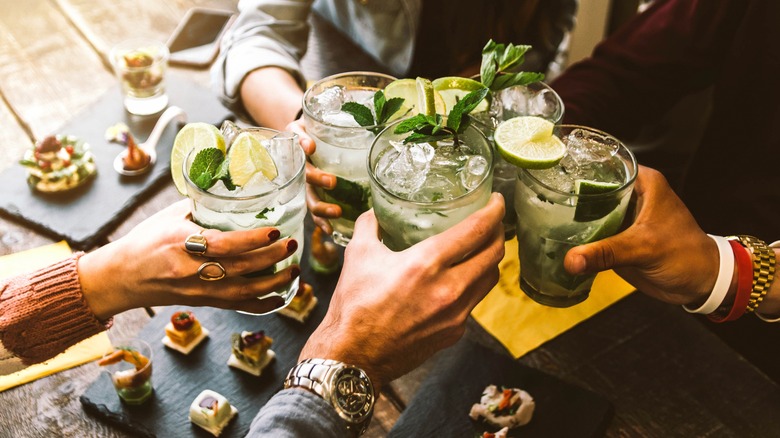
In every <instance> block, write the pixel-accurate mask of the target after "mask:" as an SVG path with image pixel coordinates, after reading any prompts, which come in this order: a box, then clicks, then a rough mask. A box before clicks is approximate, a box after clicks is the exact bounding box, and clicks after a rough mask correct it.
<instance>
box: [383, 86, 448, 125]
mask: <svg viewBox="0 0 780 438" xmlns="http://www.w3.org/2000/svg"><path fill="white" fill-rule="evenodd" d="M421 79H422V78H421ZM425 80H427V79H425ZM429 82H430V81H429ZM423 89H425V85H423ZM417 90H418V88H417V80H415V79H398V80H395V81H393V82H391V83H389V84H387V86H386V87H385V90H384V93H385V98H386V99H392V98H394V97H400V98H402V99H403V100H404V104H403V106H402V107H401V110H400V111H398V112H397V113H396V114H397V115H396V116H393V117H392V118H391V120H395V119H397V118H398V117H401V116H402V115H404V114H406V113H408V112H409V110H413V111H414V113H415V114H417V113H419V112H420V111H419V110H418V108H421V106H420V104H419V99H418V92H417ZM423 93H425V91H423ZM433 103H434V108H435V112H437V113H439V114H446V113H447V107H446V106H445V105H444V99H442V97H441V95H440V94H439V93H438V92H437V91H436V90H434V91H433ZM425 107H426V105H422V108H425Z"/></svg>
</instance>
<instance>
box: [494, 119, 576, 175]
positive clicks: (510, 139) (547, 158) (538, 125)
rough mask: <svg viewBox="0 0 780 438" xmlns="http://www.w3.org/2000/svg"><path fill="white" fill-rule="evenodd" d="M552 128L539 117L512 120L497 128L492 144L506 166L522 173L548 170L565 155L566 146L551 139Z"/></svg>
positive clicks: (502, 123) (550, 124)
mask: <svg viewBox="0 0 780 438" xmlns="http://www.w3.org/2000/svg"><path fill="white" fill-rule="evenodd" d="M553 127H554V125H553V124H552V122H549V121H547V120H545V119H543V118H541V117H533V116H523V117H515V118H512V119H509V120H506V121H504V122H501V123H500V124H499V125H498V128H496V132H495V134H494V136H493V140H494V141H495V143H496V147H497V148H498V152H499V153H500V154H501V156H502V157H504V159H505V160H506V161H508V162H509V163H511V164H514V165H515V166H517V167H522V168H525V169H547V168H550V167H552V166H555V165H556V164H558V162H559V161H561V158H563V156H564V155H566V145H564V144H563V142H562V141H561V139H559V138H558V137H557V136H555V135H553V133H552V131H553Z"/></svg>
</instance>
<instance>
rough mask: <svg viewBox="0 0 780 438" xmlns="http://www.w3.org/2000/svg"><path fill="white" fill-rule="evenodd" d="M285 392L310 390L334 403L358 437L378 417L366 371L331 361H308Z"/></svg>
mask: <svg viewBox="0 0 780 438" xmlns="http://www.w3.org/2000/svg"><path fill="white" fill-rule="evenodd" d="M284 387H285V388H294V387H300V388H304V389H308V390H309V391H312V392H314V393H315V394H317V395H319V396H320V397H322V398H323V399H325V401H327V402H328V403H330V404H331V405H332V406H333V408H334V409H336V413H337V414H338V415H339V417H341V418H342V419H343V420H344V422H345V423H346V425H347V430H348V431H349V432H350V434H352V436H354V437H358V436H360V435H362V434H363V432H365V431H366V429H367V428H368V423H369V422H370V421H371V415H373V413H374V402H375V401H376V397H375V396H374V385H372V384H371V380H370V379H369V378H368V375H367V374H366V373H365V371H363V370H361V369H360V368H358V367H356V366H353V365H347V364H345V363H344V362H339V361H336V360H329V359H304V360H303V361H301V362H299V363H298V365H295V366H294V367H293V369H291V370H290V372H289V373H288V374H287V378H286V379H285V380H284Z"/></svg>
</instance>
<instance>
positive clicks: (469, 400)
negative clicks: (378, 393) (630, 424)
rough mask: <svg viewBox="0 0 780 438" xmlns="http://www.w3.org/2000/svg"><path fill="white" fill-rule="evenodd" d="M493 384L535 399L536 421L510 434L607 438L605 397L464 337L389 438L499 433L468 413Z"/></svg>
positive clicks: (608, 407) (439, 361)
mask: <svg viewBox="0 0 780 438" xmlns="http://www.w3.org/2000/svg"><path fill="white" fill-rule="evenodd" d="M491 384H493V385H498V386H499V387H500V386H506V387H512V388H521V389H524V390H526V391H527V392H528V393H529V394H531V396H532V397H533V398H534V402H535V403H536V409H535V410H534V415H533V417H532V419H531V422H530V423H528V424H527V425H525V426H522V427H519V428H517V429H515V430H513V431H510V434H509V436H513V437H514V436H517V437H524V438H526V437H556V438H564V437H594V436H602V435H604V432H605V430H606V427H607V425H608V424H609V421H610V420H611V419H612V414H613V408H612V404H611V403H610V402H609V400H607V399H605V398H604V397H602V396H600V395H598V394H596V393H593V392H591V391H589V390H586V389H583V388H580V387H577V386H574V385H571V384H569V383H566V382H564V381H562V380H560V379H558V378H556V377H553V376H551V375H549V374H545V373H543V372H541V371H538V370H536V369H533V368H529V367H526V366H524V365H521V364H519V363H518V362H516V361H514V360H512V358H510V357H509V356H507V355H504V354H499V353H497V352H495V351H494V350H490V349H488V348H486V347H484V346H481V345H478V344H476V343H474V342H472V341H470V340H468V339H466V338H464V339H462V340H461V341H459V342H458V343H457V344H456V345H455V346H453V347H451V348H449V349H448V350H445V351H444V352H443V353H442V354H441V355H440V357H439V358H438V359H437V363H436V366H435V367H434V368H433V371H432V372H431V374H430V375H429V377H428V378H427V379H426V380H425V381H424V382H423V383H422V385H420V389H419V390H418V391H417V393H416V395H415V397H414V398H413V399H412V401H411V402H410V403H409V405H408V406H407V407H406V409H405V410H404V412H403V414H402V415H401V417H400V418H399V419H398V422H396V424H395V426H394V427H393V429H392V430H391V431H390V434H389V436H390V437H398V438H406V437H427V436H435V437H448V438H457V437H463V438H475V437H477V436H482V432H485V431H495V430H496V429H495V428H492V427H490V426H487V425H486V424H485V423H483V422H476V421H472V420H471V418H470V417H469V416H468V414H469V411H470V410H471V406H472V405H473V404H474V403H478V402H479V399H480V397H481V395H482V390H483V389H484V388H485V387H486V386H488V385H491Z"/></svg>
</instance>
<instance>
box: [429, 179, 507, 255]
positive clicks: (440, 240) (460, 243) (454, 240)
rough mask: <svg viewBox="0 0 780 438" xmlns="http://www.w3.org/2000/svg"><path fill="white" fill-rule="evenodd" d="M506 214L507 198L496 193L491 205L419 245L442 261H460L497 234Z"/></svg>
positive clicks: (488, 204) (490, 200) (489, 201)
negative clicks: (505, 204) (496, 231)
mask: <svg viewBox="0 0 780 438" xmlns="http://www.w3.org/2000/svg"><path fill="white" fill-rule="evenodd" d="M503 217H504V198H503V196H501V194H499V193H493V194H491V195H490V199H489V200H488V203H487V205H485V206H484V207H482V208H481V209H479V210H477V211H476V212H474V213H472V214H471V215H469V216H468V217H467V218H466V219H464V220H463V221H461V222H460V223H458V224H456V225H455V226H453V227H452V228H450V229H448V230H446V231H444V232H442V233H440V234H438V235H436V236H433V237H430V238H428V239H425V240H423V241H422V242H420V243H418V244H417V245H416V246H418V247H421V248H422V249H421V250H422V251H423V252H425V253H426V254H431V255H433V257H436V260H437V261H438V262H440V263H443V264H446V265H451V264H455V263H459V262H461V261H462V260H463V259H465V258H466V257H467V256H468V255H469V254H470V253H471V252H473V251H476V250H477V249H479V248H480V247H482V246H484V245H485V242H487V241H488V240H490V239H491V238H492V237H493V235H494V233H495V230H496V228H497V227H498V228H501V226H502V225H501V220H502V219H503Z"/></svg>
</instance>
